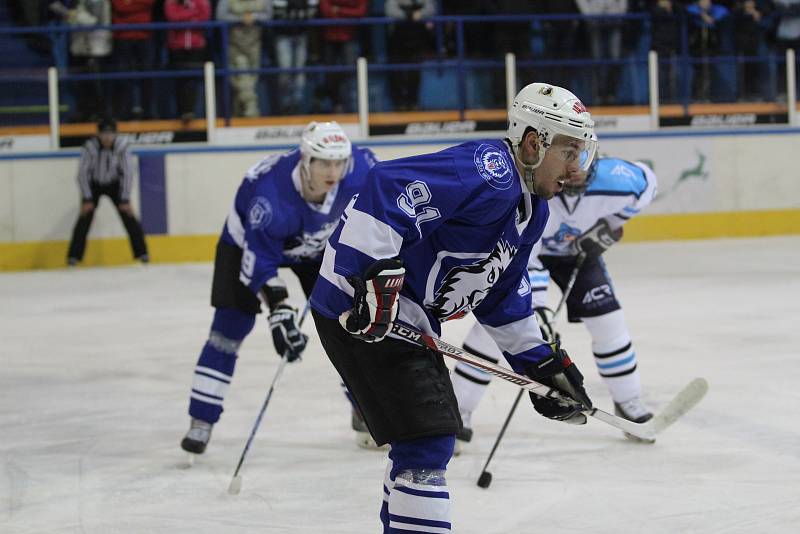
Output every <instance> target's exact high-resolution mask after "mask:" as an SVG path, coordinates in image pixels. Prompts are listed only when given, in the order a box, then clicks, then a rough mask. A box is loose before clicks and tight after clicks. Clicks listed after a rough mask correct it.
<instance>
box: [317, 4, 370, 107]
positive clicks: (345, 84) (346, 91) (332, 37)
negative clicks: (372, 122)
mask: <svg viewBox="0 0 800 534" xmlns="http://www.w3.org/2000/svg"><path fill="white" fill-rule="evenodd" d="M367 3H368V2H367V0H320V2H319V12H320V15H322V18H325V19H355V18H360V17H363V16H364V15H366V14H367ZM358 31H359V28H358V27H357V26H325V27H323V29H322V42H323V47H322V50H323V56H322V58H323V61H324V62H325V64H326V65H348V66H350V67H355V62H356V58H357V57H358V54H359V46H358V45H359V43H358V40H357V36H358ZM353 79H354V76H353V75H351V74H347V73H329V74H326V75H325V86H324V91H325V96H327V97H328V98H330V99H331V103H332V105H333V111H334V112H336V113H342V112H345V111H353V110H354V109H355V91H354V90H353V89H354V85H353Z"/></svg>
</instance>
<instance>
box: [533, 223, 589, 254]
mask: <svg viewBox="0 0 800 534" xmlns="http://www.w3.org/2000/svg"><path fill="white" fill-rule="evenodd" d="M579 235H581V231H580V230H579V229H577V228H575V227H574V226H570V225H568V224H567V223H563V222H562V223H561V226H559V227H558V231H556V233H555V234H553V236H552V237H544V236H543V237H542V246H543V247H544V248H546V249H550V250H558V249H560V248H563V247H564V245H565V244H569V243H572V242H573V241H575V238H576V237H578V236H579Z"/></svg>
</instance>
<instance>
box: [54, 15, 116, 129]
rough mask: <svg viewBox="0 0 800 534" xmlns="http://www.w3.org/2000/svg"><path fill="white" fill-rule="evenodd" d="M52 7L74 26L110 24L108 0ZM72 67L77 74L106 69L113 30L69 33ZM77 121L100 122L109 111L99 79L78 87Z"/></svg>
mask: <svg viewBox="0 0 800 534" xmlns="http://www.w3.org/2000/svg"><path fill="white" fill-rule="evenodd" d="M50 9H51V10H52V11H53V12H55V13H57V14H58V15H60V16H61V18H62V19H63V20H64V22H66V23H67V24H69V25H70V26H73V27H78V26H100V25H108V24H111V3H110V2H109V0H77V1H76V2H74V3H73V6H72V7H71V8H68V7H66V6H65V5H64V4H62V3H61V2H53V3H52V4H50ZM69 41H70V43H69V51H70V70H71V71H72V72H73V73H75V74H97V73H100V72H102V71H103V70H105V61H106V58H108V57H109V56H110V55H111V46H112V45H111V43H112V41H111V31H110V30H102V29H99V30H91V31H85V32H80V31H72V32H70V36H69ZM75 107H76V114H75V117H74V118H75V120H78V121H93V122H94V121H97V120H98V119H99V118H100V117H102V116H105V115H107V114H108V111H109V110H108V109H106V105H105V98H104V95H103V86H102V84H101V82H100V80H88V81H85V82H81V83H79V84H76V86H75Z"/></svg>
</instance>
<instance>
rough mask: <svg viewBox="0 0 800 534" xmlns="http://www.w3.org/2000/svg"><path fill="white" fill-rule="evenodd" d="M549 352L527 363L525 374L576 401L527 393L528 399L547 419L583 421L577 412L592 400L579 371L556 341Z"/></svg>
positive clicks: (571, 421) (578, 423) (585, 407)
mask: <svg viewBox="0 0 800 534" xmlns="http://www.w3.org/2000/svg"><path fill="white" fill-rule="evenodd" d="M551 346H552V347H553V354H551V355H550V356H548V357H547V358H545V359H544V360H542V361H540V362H538V363H536V364H533V365H530V366H529V367H528V369H527V374H528V376H529V377H531V378H533V379H534V380H536V381H537V382H539V383H541V384H544V385H545V386H550V387H551V388H553V389H554V390H556V391H557V392H558V393H560V394H561V395H563V396H565V397H567V398H568V399H573V400H575V401H577V404H575V403H571V402H567V401H565V400H559V399H555V398H550V397H549V394H548V397H539V396H537V395H534V394H533V393H531V401H532V402H533V407H534V408H535V409H536V411H537V412H539V413H540V414H542V415H543V416H545V417H549V418H550V419H555V420H557V421H564V422H567V423H571V424H575V425H583V424H585V423H586V416H585V415H584V414H582V413H581V412H582V411H583V410H588V409H590V408H591V407H592V401H591V400H590V399H589V396H588V395H587V394H586V390H585V389H583V375H582V374H581V372H580V371H578V368H577V367H576V366H575V364H574V363H572V360H571V359H570V357H569V355H568V354H567V352H566V351H565V350H564V349H562V348H561V347H560V346H559V345H558V344H557V343H553V344H552V345H551Z"/></svg>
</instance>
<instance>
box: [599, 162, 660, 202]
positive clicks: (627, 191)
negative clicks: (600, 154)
mask: <svg viewBox="0 0 800 534" xmlns="http://www.w3.org/2000/svg"><path fill="white" fill-rule="evenodd" d="M593 167H594V169H593V172H594V176H593V177H592V180H591V182H590V183H589V187H588V188H587V189H586V193H585V194H586V195H607V196H629V195H633V196H635V197H636V198H639V197H640V196H641V195H642V193H644V192H645V190H646V189H647V177H646V176H645V173H644V171H643V170H642V168H641V167H639V166H638V165H635V164H633V163H631V162H630V161H626V160H624V159H618V158H600V159H599V160H597V162H596V163H594V165H593Z"/></svg>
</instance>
